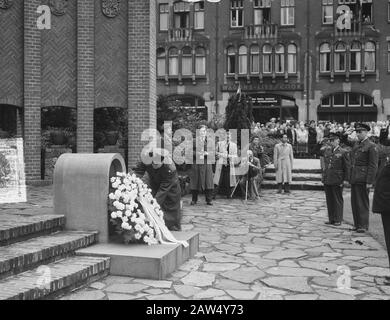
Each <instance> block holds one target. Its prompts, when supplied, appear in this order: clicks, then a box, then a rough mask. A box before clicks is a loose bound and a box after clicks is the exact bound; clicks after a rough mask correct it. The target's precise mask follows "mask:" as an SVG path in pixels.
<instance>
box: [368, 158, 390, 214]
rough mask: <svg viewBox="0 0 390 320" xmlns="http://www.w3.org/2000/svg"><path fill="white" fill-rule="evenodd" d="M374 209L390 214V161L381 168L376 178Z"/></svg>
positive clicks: (375, 211)
mask: <svg viewBox="0 0 390 320" xmlns="http://www.w3.org/2000/svg"><path fill="white" fill-rule="evenodd" d="M372 211H373V212H374V213H380V214H386V215H390V163H387V165H386V166H385V167H384V168H383V169H382V170H381V172H380V173H379V175H378V179H377V180H376V184H375V193H374V201H373V206H372Z"/></svg>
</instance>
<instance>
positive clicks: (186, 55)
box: [181, 47, 192, 76]
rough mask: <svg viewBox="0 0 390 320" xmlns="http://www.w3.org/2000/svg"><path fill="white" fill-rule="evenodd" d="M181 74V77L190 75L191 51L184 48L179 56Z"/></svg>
mask: <svg viewBox="0 0 390 320" xmlns="http://www.w3.org/2000/svg"><path fill="white" fill-rule="evenodd" d="M181 74H182V75H183V76H190V75H192V49H191V48H190V47H184V48H183V50H182V56H181Z"/></svg>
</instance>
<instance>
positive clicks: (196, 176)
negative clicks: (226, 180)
mask: <svg viewBox="0 0 390 320" xmlns="http://www.w3.org/2000/svg"><path fill="white" fill-rule="evenodd" d="M207 144H208V141H207V139H206V140H205V141H204V143H203V144H202V143H201V142H200V141H199V139H196V140H195V143H194V163H193V164H192V166H191V173H190V179H191V181H190V189H191V190H197V191H206V190H214V182H213V178H214V173H213V165H212V163H210V162H211V161H208V157H210V156H212V155H209V156H202V147H203V152H205V151H207V150H213V149H214V148H207ZM197 146H198V148H197Z"/></svg>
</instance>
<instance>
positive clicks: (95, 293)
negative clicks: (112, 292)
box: [69, 290, 106, 300]
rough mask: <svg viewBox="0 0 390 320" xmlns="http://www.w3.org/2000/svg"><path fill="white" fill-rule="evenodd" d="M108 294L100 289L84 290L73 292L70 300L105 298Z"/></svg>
mask: <svg viewBox="0 0 390 320" xmlns="http://www.w3.org/2000/svg"><path fill="white" fill-rule="evenodd" d="M105 297H106V294H105V293H104V292H103V291H100V290H91V291H83V292H78V293H75V294H73V295H72V296H71V297H70V298H69V300H103V299H104V298H105Z"/></svg>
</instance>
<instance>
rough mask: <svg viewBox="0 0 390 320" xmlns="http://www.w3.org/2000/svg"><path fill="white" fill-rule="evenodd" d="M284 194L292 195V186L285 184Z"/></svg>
mask: <svg viewBox="0 0 390 320" xmlns="http://www.w3.org/2000/svg"><path fill="white" fill-rule="evenodd" d="M284 192H285V193H291V192H290V184H289V183H285V184H284Z"/></svg>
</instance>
